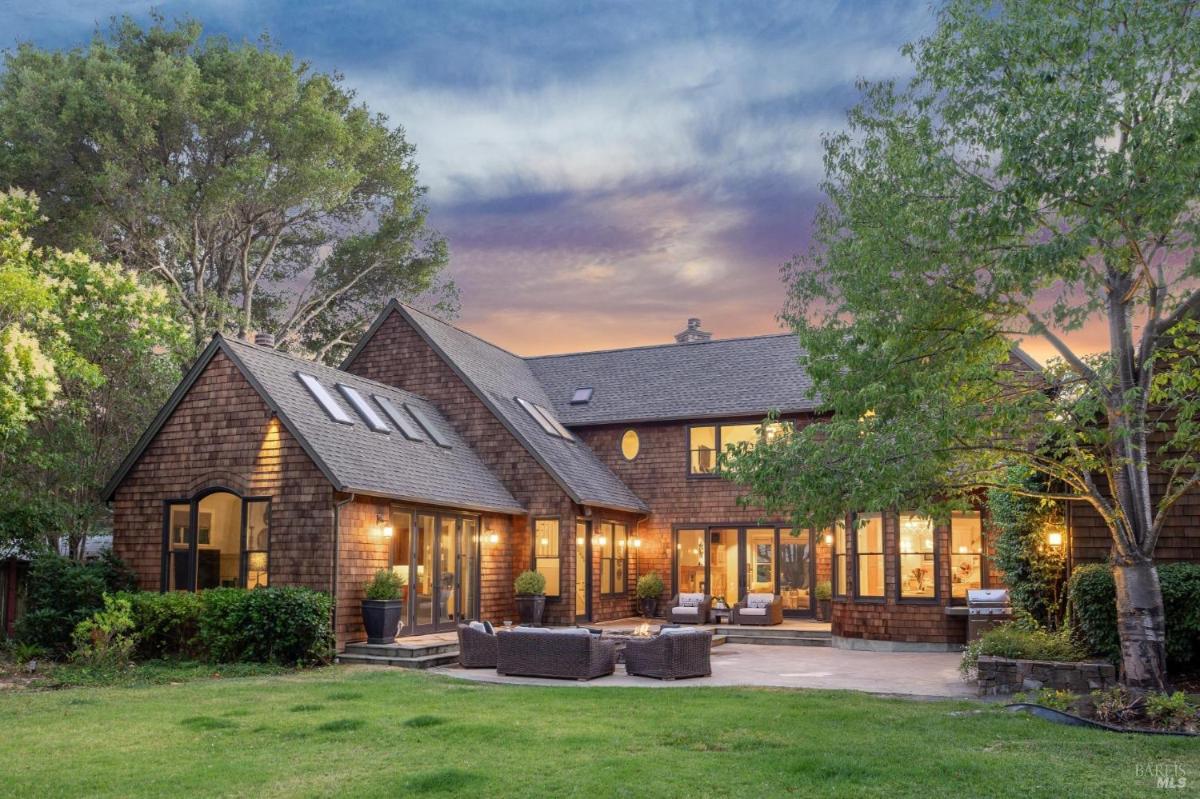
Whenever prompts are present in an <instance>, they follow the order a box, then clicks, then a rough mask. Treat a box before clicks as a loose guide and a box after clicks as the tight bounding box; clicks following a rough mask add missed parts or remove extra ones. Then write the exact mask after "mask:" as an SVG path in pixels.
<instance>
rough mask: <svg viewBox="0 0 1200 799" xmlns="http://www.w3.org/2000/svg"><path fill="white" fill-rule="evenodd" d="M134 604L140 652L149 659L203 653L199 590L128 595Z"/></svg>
mask: <svg viewBox="0 0 1200 799" xmlns="http://www.w3.org/2000/svg"><path fill="white" fill-rule="evenodd" d="M125 596H126V597H127V598H128V599H129V601H130V604H131V605H132V607H133V623H134V625H135V627H136V628H137V631H138V644H137V653H138V656H139V657H141V658H144V659H147V660H155V659H159V658H171V657H197V656H199V655H200V654H201V652H200V645H199V641H198V636H199V634H200V613H201V611H202V609H203V602H202V600H201V597H200V594H194V593H192V592H190V591H168V592H167V593H165V594H155V593H152V592H149V591H145V592H141V593H137V594H126V595H125Z"/></svg>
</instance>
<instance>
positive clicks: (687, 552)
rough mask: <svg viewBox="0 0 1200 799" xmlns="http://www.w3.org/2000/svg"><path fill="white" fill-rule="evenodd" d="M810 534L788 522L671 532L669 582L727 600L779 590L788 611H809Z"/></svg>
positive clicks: (684, 589)
mask: <svg viewBox="0 0 1200 799" xmlns="http://www.w3.org/2000/svg"><path fill="white" fill-rule="evenodd" d="M812 553H813V534H812V532H811V531H808V530H805V531H803V532H801V533H800V535H799V536H793V535H792V532H791V528H789V527H778V526H775V527H684V528H679V529H677V530H676V531H675V564H674V574H675V586H676V591H679V592H688V591H691V592H703V593H707V594H711V595H712V596H713V597H714V598H716V597H721V598H724V600H725V601H726V603H728V604H729V605H733V604H734V603H736V602H738V601H739V600H741V598H742V597H744V596H745V595H746V594H748V593H763V594H779V595H780V596H781V597H782V598H783V610H784V613H785V614H786V615H789V616H806V615H811V614H812V612H813V599H812V584H813V579H814V576H815V574H814V568H815V567H814V563H813V558H812Z"/></svg>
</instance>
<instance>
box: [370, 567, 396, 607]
mask: <svg viewBox="0 0 1200 799" xmlns="http://www.w3.org/2000/svg"><path fill="white" fill-rule="evenodd" d="M402 588H404V578H403V577H401V576H400V575H398V574H396V573H395V572H393V571H392V570H391V569H380V570H379V571H377V572H375V576H374V577H372V578H371V579H370V580H369V581H368V582H367V583H366V585H365V586H364V589H363V591H364V593H365V594H366V597H367V599H376V600H395V599H403V598H404V595H403V592H402V591H401V589H402Z"/></svg>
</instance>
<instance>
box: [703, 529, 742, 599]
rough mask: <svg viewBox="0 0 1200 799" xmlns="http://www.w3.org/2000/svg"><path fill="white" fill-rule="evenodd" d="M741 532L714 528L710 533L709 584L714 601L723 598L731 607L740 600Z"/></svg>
mask: <svg viewBox="0 0 1200 799" xmlns="http://www.w3.org/2000/svg"><path fill="white" fill-rule="evenodd" d="M739 532H740V531H739V530H738V529H737V528H736V527H714V528H713V529H711V530H709V531H708V555H709V558H708V584H709V586H711V588H712V591H710V593H711V594H712V596H713V599H716V598H717V597H722V598H724V599H725V602H726V604H728V605H729V607H733V606H734V605H735V604H737V602H738V600H740V599H741V598H742V597H741V593H740V592H739V589H740V586H739V585H738V574H739V573H740V571H741V569H740V568H739V558H738V553H739V547H738V538H739V535H738V534H739Z"/></svg>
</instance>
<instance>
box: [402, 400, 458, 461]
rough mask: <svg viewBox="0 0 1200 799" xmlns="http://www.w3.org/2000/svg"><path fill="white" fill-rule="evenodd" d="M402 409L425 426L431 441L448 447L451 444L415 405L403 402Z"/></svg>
mask: <svg viewBox="0 0 1200 799" xmlns="http://www.w3.org/2000/svg"><path fill="white" fill-rule="evenodd" d="M404 409H405V410H406V411H408V412H409V413H410V414H412V418H414V419H416V420H417V424H419V425H421V427H423V428H425V432H426V433H428V434H429V437H430V438H431V439H433V443H435V444H437V445H438V446H439V447H445V448H446V449H450V447H451V446H452V445H451V444H450V439H448V438H446V436H444V435H442V431H441V430H438V428H437V426H436V425H434V423H433V420H431V419H430V418H429V417H428V416H427V415H425V411H423V410H421V409H420V408H418V407H417V406H416V405H411V404H409V403H407V402H406V403H404Z"/></svg>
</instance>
